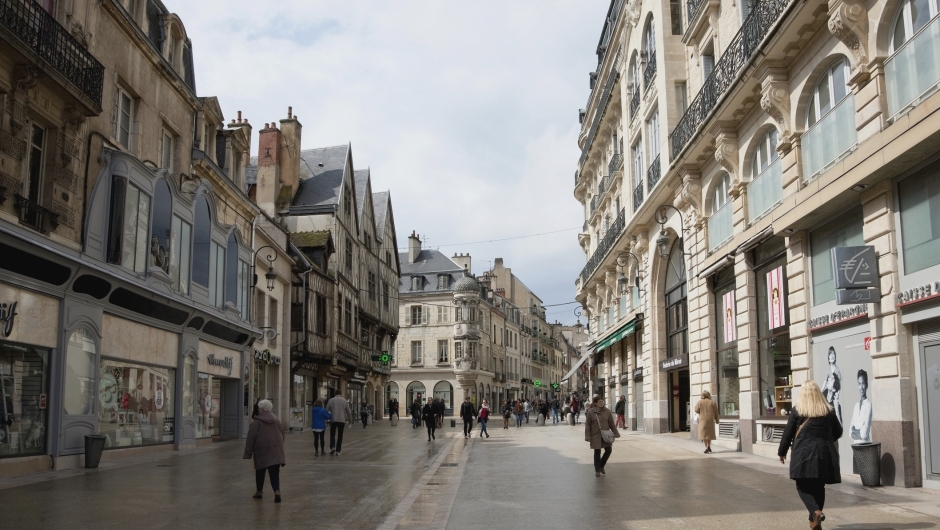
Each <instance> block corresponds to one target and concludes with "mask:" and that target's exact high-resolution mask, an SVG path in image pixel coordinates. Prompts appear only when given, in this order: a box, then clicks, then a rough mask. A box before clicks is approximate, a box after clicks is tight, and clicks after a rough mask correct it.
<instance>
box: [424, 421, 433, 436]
mask: <svg viewBox="0 0 940 530" xmlns="http://www.w3.org/2000/svg"><path fill="white" fill-rule="evenodd" d="M424 424H425V425H427V427H428V440H430V439H431V438H434V430H435V427H434V425H435V422H434V420H431V421H426V422H424Z"/></svg>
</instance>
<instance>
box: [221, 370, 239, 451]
mask: <svg viewBox="0 0 940 530" xmlns="http://www.w3.org/2000/svg"><path fill="white" fill-rule="evenodd" d="M220 383H221V386H220V397H219V400H220V401H221V403H220V404H219V408H220V409H221V411H222V413H221V416H222V417H221V420H222V421H221V425H220V430H221V432H220V433H219V438H220V439H222V440H229V439H232V438H238V434H239V429H238V416H239V414H238V413H239V410H238V405H239V403H238V394H239V390H240V387H241V381H239V380H238V379H221V380H220Z"/></svg>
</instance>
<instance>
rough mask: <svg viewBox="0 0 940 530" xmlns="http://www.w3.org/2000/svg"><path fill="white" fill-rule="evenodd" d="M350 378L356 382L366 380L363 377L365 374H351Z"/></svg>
mask: <svg viewBox="0 0 940 530" xmlns="http://www.w3.org/2000/svg"><path fill="white" fill-rule="evenodd" d="M350 377H352V378H353V379H355V380H357V381H365V380H366V375H365V374H360V373H359V372H355V373H354V374H352V376H350Z"/></svg>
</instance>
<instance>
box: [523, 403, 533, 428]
mask: <svg viewBox="0 0 940 530" xmlns="http://www.w3.org/2000/svg"><path fill="white" fill-rule="evenodd" d="M531 408H532V404H531V403H529V398H526V399H525V401H523V402H522V410H523V412H524V413H525V422H526V423H529V410H530V409H531Z"/></svg>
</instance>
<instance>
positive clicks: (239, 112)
mask: <svg viewBox="0 0 940 530" xmlns="http://www.w3.org/2000/svg"><path fill="white" fill-rule="evenodd" d="M241 122H242V111H238V123H241Z"/></svg>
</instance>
